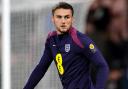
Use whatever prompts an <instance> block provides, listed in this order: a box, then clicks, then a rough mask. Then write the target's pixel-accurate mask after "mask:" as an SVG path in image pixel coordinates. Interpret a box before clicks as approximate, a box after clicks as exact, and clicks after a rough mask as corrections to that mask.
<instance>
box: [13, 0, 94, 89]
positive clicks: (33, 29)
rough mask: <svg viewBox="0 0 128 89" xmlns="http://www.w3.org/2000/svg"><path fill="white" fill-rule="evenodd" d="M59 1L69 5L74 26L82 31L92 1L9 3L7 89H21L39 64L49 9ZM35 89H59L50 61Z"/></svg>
mask: <svg viewBox="0 0 128 89" xmlns="http://www.w3.org/2000/svg"><path fill="white" fill-rule="evenodd" d="M59 1H66V2H69V3H71V4H72V5H73V7H74V10H75V14H74V17H75V23H74V26H75V27H76V28H77V29H78V30H79V31H83V29H84V26H85V25H84V22H83V20H84V19H85V14H86V12H87V10H88V7H89V5H90V3H91V2H92V0H11V89H22V88H23V86H24V85H25V83H26V81H27V80H28V78H29V76H30V74H31V72H32V70H33V69H34V68H35V66H36V65H37V63H38V62H39V60H40V58H41V56H42V54H43V50H44V43H45V39H46V37H47V34H48V32H50V31H52V30H54V26H53V24H52V22H51V8H52V6H53V5H55V4H56V3H57V2H59ZM36 89H62V85H61V83H60V80H59V78H58V75H57V70H56V68H55V65H54V62H53V63H52V64H51V66H50V68H49V69H48V71H47V73H46V74H45V76H44V78H43V79H42V80H41V82H40V83H39V84H38V86H37V87H36Z"/></svg>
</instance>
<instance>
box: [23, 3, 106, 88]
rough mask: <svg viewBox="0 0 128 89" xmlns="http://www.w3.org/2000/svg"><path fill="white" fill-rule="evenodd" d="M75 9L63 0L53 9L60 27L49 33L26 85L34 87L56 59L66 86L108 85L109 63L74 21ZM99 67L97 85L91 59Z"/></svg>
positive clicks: (53, 18)
mask: <svg viewBox="0 0 128 89" xmlns="http://www.w3.org/2000/svg"><path fill="white" fill-rule="evenodd" d="M73 13H74V10H73V8H72V6H71V5H70V4H68V3H65V2H60V3H59V4H57V5H56V6H55V7H54V8H53V10H52V14H53V16H52V21H53V23H54V24H55V27H56V31H53V32H51V33H49V35H48V37H47V40H46V44H45V50H44V54H43V56H42V58H41V60H40V62H39V64H38V65H37V66H36V68H35V69H34V71H33V72H32V74H31V76H30V78H29V80H28V82H27V84H26V85H25V87H24V89H34V87H35V86H36V85H37V84H38V82H39V81H40V80H41V78H42V77H43V76H44V74H45V72H46V71H47V69H48V67H49V65H50V64H51V62H52V61H53V60H54V62H55V64H56V67H57V69H58V73H59V76H60V80H61V82H62V85H63V89H104V85H105V82H106V80H107V76H108V66H107V64H106V62H105V60H104V58H103V56H102V55H101V53H100V52H99V50H98V49H97V47H96V46H95V45H94V43H93V42H92V40H91V39H89V38H88V37H87V36H86V35H84V34H82V33H80V32H78V31H77V30H76V29H75V28H74V27H72V23H73ZM91 62H92V63H93V64H95V66H96V67H97V68H98V70H97V75H96V86H94V85H93V83H92V80H91V77H90V63H91Z"/></svg>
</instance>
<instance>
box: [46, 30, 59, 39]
mask: <svg viewBox="0 0 128 89" xmlns="http://www.w3.org/2000/svg"><path fill="white" fill-rule="evenodd" d="M56 35H57V33H56V31H51V32H49V33H48V37H47V39H49V38H51V37H53V36H56Z"/></svg>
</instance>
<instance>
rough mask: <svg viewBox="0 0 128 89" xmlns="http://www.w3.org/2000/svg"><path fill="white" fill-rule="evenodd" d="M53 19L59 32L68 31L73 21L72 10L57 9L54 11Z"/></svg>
mask: <svg viewBox="0 0 128 89" xmlns="http://www.w3.org/2000/svg"><path fill="white" fill-rule="evenodd" d="M52 21H53V22H54V24H55V27H56V30H57V34H63V33H65V32H67V31H68V30H69V29H70V27H71V26H72V23H73V16H72V11H71V10H70V9H62V8H60V9H57V10H55V12H54V15H53V17H52Z"/></svg>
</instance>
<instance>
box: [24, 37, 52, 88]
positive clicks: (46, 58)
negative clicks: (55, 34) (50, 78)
mask: <svg viewBox="0 0 128 89" xmlns="http://www.w3.org/2000/svg"><path fill="white" fill-rule="evenodd" d="M52 60H53V58H52V54H51V50H50V48H49V41H48V39H47V41H46V44H45V50H44V54H43V56H42V58H41V60H40V62H39V64H38V65H37V66H36V68H35V69H34V70H33V72H32V73H31V75H30V77H29V79H28V81H27V83H26V85H25V86H24V88H23V89H34V87H35V86H36V85H37V84H38V82H39V81H40V80H41V78H42V77H43V76H44V74H45V72H46V71H47V69H48V67H49V65H50V64H51V62H52Z"/></svg>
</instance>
